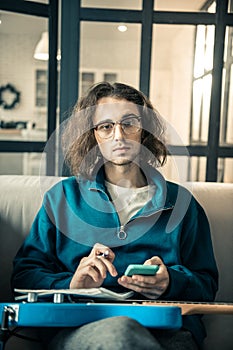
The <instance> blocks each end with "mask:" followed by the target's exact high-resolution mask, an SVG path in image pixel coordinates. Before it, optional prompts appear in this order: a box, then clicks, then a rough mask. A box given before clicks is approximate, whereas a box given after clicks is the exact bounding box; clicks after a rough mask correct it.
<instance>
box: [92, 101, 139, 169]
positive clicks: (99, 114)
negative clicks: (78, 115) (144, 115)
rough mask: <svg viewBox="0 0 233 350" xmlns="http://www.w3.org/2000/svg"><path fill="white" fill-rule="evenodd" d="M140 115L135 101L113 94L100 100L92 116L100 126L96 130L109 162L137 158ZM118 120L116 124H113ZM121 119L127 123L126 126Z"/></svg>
mask: <svg viewBox="0 0 233 350" xmlns="http://www.w3.org/2000/svg"><path fill="white" fill-rule="evenodd" d="M137 117H140V115H139V111H138V108H137V105H135V104H134V103H132V102H128V101H127V100H124V99H122V100H119V99H115V98H112V97H103V98H101V99H100V100H99V101H98V105H97V108H96V112H95V115H94V117H93V124H94V125H95V126H97V128H96V129H95V130H94V133H95V138H96V141H97V143H98V145H99V148H100V151H101V153H102V155H103V157H104V158H105V159H106V160H107V161H109V162H111V163H113V164H115V165H125V164H128V163H131V162H132V161H134V160H136V158H137V157H138V155H139V152H140V147H141V134H142V130H141V129H140V122H139V120H138V118H137ZM116 122H117V124H115V125H114V124H111V123H116ZM119 122H122V123H125V128H124V125H123V127H122V125H120V124H118V123H119ZM134 123H135V125H136V127H134ZM131 125H133V126H132V127H131ZM138 125H139V127H138V128H137V126H138ZM124 129H125V131H124ZM110 130H111V131H110ZM131 130H132V131H133V133H131ZM108 133H109V135H108ZM105 134H106V135H105ZM105 137H107V138H105Z"/></svg>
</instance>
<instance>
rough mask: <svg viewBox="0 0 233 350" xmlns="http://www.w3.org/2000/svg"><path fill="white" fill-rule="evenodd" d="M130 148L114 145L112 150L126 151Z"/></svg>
mask: <svg viewBox="0 0 233 350" xmlns="http://www.w3.org/2000/svg"><path fill="white" fill-rule="evenodd" d="M129 149H130V147H126V146H124V147H116V148H114V149H113V152H125V151H128V150H129Z"/></svg>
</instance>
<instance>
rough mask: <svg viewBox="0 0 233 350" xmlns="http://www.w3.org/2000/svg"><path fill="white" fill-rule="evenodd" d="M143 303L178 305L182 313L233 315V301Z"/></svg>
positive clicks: (148, 302)
mask: <svg viewBox="0 0 233 350" xmlns="http://www.w3.org/2000/svg"><path fill="white" fill-rule="evenodd" d="M142 304H143V305H152V306H153V305H154V306H166V305H167V306H169V305H170V306H178V307H180V308H181V313H182V315H193V314H229V315H233V303H215V302H213V303H204V302H203V303H202V302H201V303H199V302H176V301H145V302H143V303H142Z"/></svg>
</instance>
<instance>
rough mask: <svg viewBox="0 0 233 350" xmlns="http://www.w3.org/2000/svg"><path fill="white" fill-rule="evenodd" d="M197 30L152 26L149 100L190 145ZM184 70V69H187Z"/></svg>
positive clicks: (184, 142) (190, 27) (182, 141)
mask: <svg viewBox="0 0 233 350" xmlns="http://www.w3.org/2000/svg"><path fill="white" fill-rule="evenodd" d="M194 40H195V26H191V25H153V42H152V63H151V86H150V99H151V101H152V103H153V104H154V106H155V107H156V108H157V109H158V111H159V112H160V113H161V115H162V116H163V117H164V118H165V119H166V120H167V121H168V122H169V123H170V124H171V125H172V126H173V127H174V128H175V129H176V131H177V133H178V135H179V136H180V140H179V139H178V138H177V139H176V141H175V142H176V143H174V141H172V140H170V139H169V140H168V142H171V141H172V142H173V144H186V145H187V144H189V131H190V110H191V96H192V79H193V55H194ZM184 67H185V69H184Z"/></svg>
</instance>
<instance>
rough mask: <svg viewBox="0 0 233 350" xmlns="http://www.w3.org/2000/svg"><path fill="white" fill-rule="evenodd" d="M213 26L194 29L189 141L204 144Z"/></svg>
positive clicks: (210, 80) (207, 113)
mask: <svg viewBox="0 0 233 350" xmlns="http://www.w3.org/2000/svg"><path fill="white" fill-rule="evenodd" d="M213 50H214V26H203V25H198V26H197V29H196V40H195V52H194V68H193V92H192V109H191V120H192V122H191V130H190V143H192V144H195V143H197V144H206V143H207V140H208V127H209V114H210V99H211V89H212V68H213Z"/></svg>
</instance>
